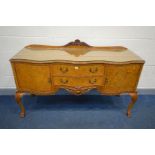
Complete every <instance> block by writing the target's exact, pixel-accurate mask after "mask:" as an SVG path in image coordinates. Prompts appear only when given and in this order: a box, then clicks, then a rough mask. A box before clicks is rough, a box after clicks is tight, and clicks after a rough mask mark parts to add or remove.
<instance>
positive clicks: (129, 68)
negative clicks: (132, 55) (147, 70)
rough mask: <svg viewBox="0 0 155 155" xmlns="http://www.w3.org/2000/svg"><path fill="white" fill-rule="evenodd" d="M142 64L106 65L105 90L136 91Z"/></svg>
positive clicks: (114, 91)
mask: <svg viewBox="0 0 155 155" xmlns="http://www.w3.org/2000/svg"><path fill="white" fill-rule="evenodd" d="M140 71H141V65H140V64H124V65H106V78H105V89H104V90H105V92H112V93H117V92H125V91H135V89H136V86H137V82H138V79H139V76H140Z"/></svg>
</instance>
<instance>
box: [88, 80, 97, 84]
mask: <svg viewBox="0 0 155 155" xmlns="http://www.w3.org/2000/svg"><path fill="white" fill-rule="evenodd" d="M96 81H97V80H96V79H93V80H89V83H90V84H94V83H96Z"/></svg>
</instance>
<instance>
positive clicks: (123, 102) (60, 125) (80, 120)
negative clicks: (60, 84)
mask: <svg viewBox="0 0 155 155" xmlns="http://www.w3.org/2000/svg"><path fill="white" fill-rule="evenodd" d="M129 101H130V97H129V96H127V95H122V96H120V97H117V96H101V95H91V94H88V95H83V96H73V95H55V96H35V97H32V96H29V95H26V96H24V97H23V102H24V105H25V107H26V111H27V115H26V117H25V118H19V116H18V112H19V108H18V105H17V104H16V102H15V99H14V96H13V95H12V96H0V128H5V129H6V128H9V129H10V128H17V129H18V128H19V129H21V128H24V129H29V128H30V129H31V128H35V129H36V128H41V129H42V128H49V129H104V128H108V129H113V128H114V129H124V128H125V129H126V128H127V129H130V128H131V129H139V128H140V129H144V128H148V129H151V128H155V96H154V95H140V96H139V99H138V101H137V103H136V104H135V106H134V108H133V110H132V117H131V118H128V117H127V116H126V115H125V113H126V109H127V105H128V103H129Z"/></svg>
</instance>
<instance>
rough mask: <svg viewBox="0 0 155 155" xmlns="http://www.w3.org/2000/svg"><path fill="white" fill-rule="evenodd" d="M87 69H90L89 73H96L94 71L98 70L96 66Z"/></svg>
mask: <svg viewBox="0 0 155 155" xmlns="http://www.w3.org/2000/svg"><path fill="white" fill-rule="evenodd" d="M89 71H90V72H91V73H96V72H97V71H98V69H97V67H96V68H93V69H92V68H90V69H89Z"/></svg>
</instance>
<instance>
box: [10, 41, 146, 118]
mask: <svg viewBox="0 0 155 155" xmlns="http://www.w3.org/2000/svg"><path fill="white" fill-rule="evenodd" d="M10 62H11V65H12V69H13V74H14V79H15V83H16V89H17V91H16V101H17V103H18V105H19V107H20V117H24V116H25V114H26V112H25V108H24V105H23V104H22V100H21V99H22V96H23V95H24V93H30V94H33V95H50V94H54V93H56V92H57V91H58V90H59V89H60V88H63V89H65V90H67V91H69V92H70V93H72V94H75V95H81V94H84V93H85V92H87V91H89V90H91V89H96V90H98V92H100V94H102V95H120V94H122V93H128V94H129V95H130V96H131V101H130V103H129V105H128V109H127V116H129V117H130V116H131V109H132V107H133V105H134V103H135V102H136V100H137V97H138V95H137V84H138V81H139V78H140V74H141V71H142V68H143V64H144V62H145V61H144V60H143V59H141V58H140V57H139V56H137V55H136V54H135V53H133V52H132V51H130V50H129V49H127V48H125V47H122V46H106V47H105V46H103V47H95V46H91V45H88V44H87V43H85V42H81V41H80V40H75V41H74V42H70V43H68V44H66V45H64V46H49V45H37V44H32V45H28V46H26V47H24V48H23V49H22V50H21V51H20V52H19V53H17V54H16V55H15V56H14V57H12V58H11V59H10Z"/></svg>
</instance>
